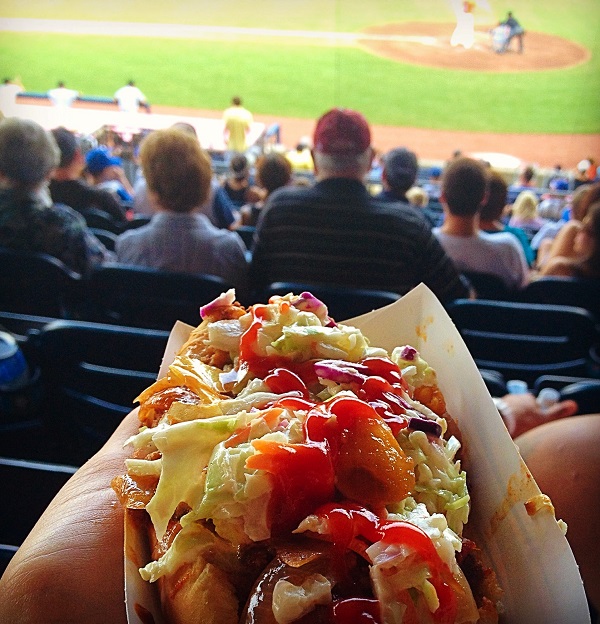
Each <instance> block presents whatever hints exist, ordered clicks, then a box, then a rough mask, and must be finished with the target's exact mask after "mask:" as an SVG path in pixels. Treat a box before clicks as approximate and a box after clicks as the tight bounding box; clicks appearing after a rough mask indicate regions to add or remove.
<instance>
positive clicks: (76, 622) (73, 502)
mask: <svg viewBox="0 0 600 624" xmlns="http://www.w3.org/2000/svg"><path fill="white" fill-rule="evenodd" d="M138 427H139V422H138V419H137V409H136V410H134V411H133V412H131V413H130V414H129V415H128V416H127V417H126V418H125V419H124V420H123V422H122V423H121V425H120V426H119V427H118V428H117V430H116V431H115V433H114V434H113V435H112V437H111V438H110V440H109V441H108V442H107V443H106V444H105V445H104V447H103V448H102V449H101V450H100V451H98V453H97V454H96V455H94V457H92V458H91V459H90V460H89V461H88V462H87V463H86V464H85V465H84V466H82V467H81V468H80V469H79V470H78V471H77V472H76V473H75V475H73V477H72V478H71V479H70V480H69V481H68V482H67V484H66V485H65V486H64V487H63V488H62V489H61V491H60V492H59V493H58V494H57V496H56V497H55V499H54V500H53V501H52V502H51V503H50V505H49V506H48V508H47V509H46V511H45V512H44V514H43V515H42V517H41V518H40V520H39V521H38V522H37V524H36V525H35V527H34V528H33V529H32V531H31V533H30V534H29V536H28V537H27V539H26V540H25V541H24V542H23V545H22V546H21V548H20V549H19V550H18V552H17V553H16V554H15V556H14V557H13V559H12V561H11V562H10V564H9V565H8V568H7V569H6V572H5V573H4V575H3V577H2V579H1V580H0V595H1V596H2V600H0V621H1V622H19V623H20V624H33V623H39V622H44V623H45V624H51V623H57V624H58V623H59V622H60V623H61V624H70V623H72V624H81V623H82V622H85V623H86V624H104V623H106V622H111V624H120V623H125V622H126V615H125V604H124V600H125V596H124V577H123V510H122V508H121V505H120V504H119V503H118V501H117V498H116V496H115V494H114V492H113V491H112V489H111V487H110V482H111V480H112V479H113V477H115V476H116V475H117V474H119V473H120V472H122V471H123V469H124V464H123V462H124V460H125V458H126V457H127V456H128V454H129V452H128V450H127V449H123V448H122V445H123V442H124V440H126V439H127V437H129V436H130V435H132V434H134V433H135V432H136V431H137V430H138Z"/></svg>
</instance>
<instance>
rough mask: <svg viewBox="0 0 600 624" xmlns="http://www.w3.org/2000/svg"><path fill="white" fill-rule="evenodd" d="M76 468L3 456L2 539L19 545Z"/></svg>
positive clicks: (0, 471) (0, 473) (0, 459)
mask: <svg viewBox="0 0 600 624" xmlns="http://www.w3.org/2000/svg"><path fill="white" fill-rule="evenodd" d="M76 470H77V469H76V468H75V467H73V466H65V465H59V464H50V463H44V462H34V461H27V460H20V459H10V458H7V457H0V480H1V482H2V490H3V492H2V497H3V500H4V501H5V502H6V505H5V507H4V508H3V509H2V514H1V518H2V520H1V522H0V527H1V528H0V543H1V544H8V545H12V546H20V545H21V544H22V542H23V540H24V539H25V538H26V537H27V535H28V534H29V532H30V531H31V529H32V528H33V525H34V524H35V523H36V522H37V521H38V519H39V517H40V516H41V515H42V513H43V512H44V510H45V509H46V507H47V506H48V505H49V503H50V501H51V500H52V499H53V498H54V497H55V496H56V494H57V493H58V491H59V490H60V489H61V488H62V486H63V485H64V484H65V483H66V482H67V481H68V480H69V479H70V478H71V476H72V475H73V474H74V473H75V471H76Z"/></svg>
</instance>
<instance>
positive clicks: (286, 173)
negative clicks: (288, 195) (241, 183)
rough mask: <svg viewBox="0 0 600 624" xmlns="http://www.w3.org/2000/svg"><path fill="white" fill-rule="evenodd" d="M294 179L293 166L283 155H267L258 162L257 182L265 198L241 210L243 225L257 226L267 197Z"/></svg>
mask: <svg viewBox="0 0 600 624" xmlns="http://www.w3.org/2000/svg"><path fill="white" fill-rule="evenodd" d="M291 179H292V165H291V164H290V162H289V161H288V160H287V158H286V157H285V156H283V155H282V154H267V155H266V156H261V157H260V158H259V159H258V160H257V162H256V182H257V184H258V186H259V187H260V188H261V189H263V191H264V193H265V195H264V198H263V199H262V200H260V201H257V202H252V203H248V204H246V205H245V206H243V207H242V209H241V211H240V212H241V217H242V225H256V222H257V221H258V216H259V215H260V211H261V209H262V207H263V206H264V203H265V201H266V200H267V197H268V196H269V195H270V194H271V193H272V192H273V191H276V190H277V189H278V188H281V187H282V186H286V185H287V184H289V183H290V181H291Z"/></svg>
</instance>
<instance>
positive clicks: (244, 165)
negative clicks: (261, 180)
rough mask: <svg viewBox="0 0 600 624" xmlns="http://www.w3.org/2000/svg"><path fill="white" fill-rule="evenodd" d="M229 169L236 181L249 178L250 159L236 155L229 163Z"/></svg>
mask: <svg viewBox="0 0 600 624" xmlns="http://www.w3.org/2000/svg"><path fill="white" fill-rule="evenodd" d="M229 169H230V170H231V172H232V173H233V177H234V178H235V179H236V180H243V179H244V178H246V177H248V159H247V158H246V157H245V156H244V155H243V154H234V155H233V156H232V157H231V160H230V161H229Z"/></svg>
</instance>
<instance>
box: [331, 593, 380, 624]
mask: <svg viewBox="0 0 600 624" xmlns="http://www.w3.org/2000/svg"><path fill="white" fill-rule="evenodd" d="M380 618H381V616H380V613H379V601H378V600H374V599H372V598H348V599H346V600H338V601H336V602H334V603H333V604H332V605H331V612H330V616H329V619H330V621H331V622H334V623H336V624H337V623H338V622H339V623H340V624H349V623H350V622H352V624H369V623H373V624H379V622H380V621H381V619H380Z"/></svg>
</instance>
